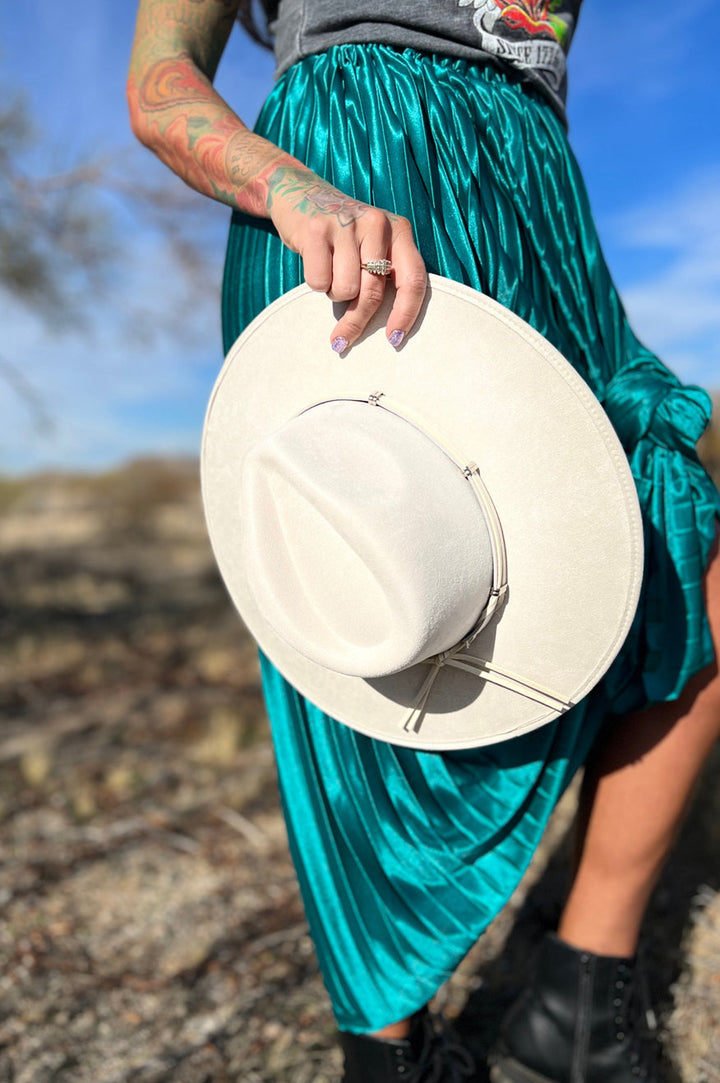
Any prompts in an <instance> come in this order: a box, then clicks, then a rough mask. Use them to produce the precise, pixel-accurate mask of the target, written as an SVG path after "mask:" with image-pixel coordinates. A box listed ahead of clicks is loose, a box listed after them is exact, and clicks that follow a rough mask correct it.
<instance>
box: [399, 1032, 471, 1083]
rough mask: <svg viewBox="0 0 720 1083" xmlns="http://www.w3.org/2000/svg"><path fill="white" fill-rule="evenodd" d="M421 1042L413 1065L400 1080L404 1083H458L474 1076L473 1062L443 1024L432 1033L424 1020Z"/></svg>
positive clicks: (463, 1047) (466, 1051)
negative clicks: (423, 1036)
mask: <svg viewBox="0 0 720 1083" xmlns="http://www.w3.org/2000/svg"><path fill="white" fill-rule="evenodd" d="M424 1026H425V1041H424V1042H423V1048H422V1051H421V1053H420V1057H419V1059H418V1061H417V1063H416V1064H414V1065H413V1066H412V1068H411V1069H410V1071H409V1072H407V1074H406V1075H404V1076H403V1079H404V1083H462V1081H463V1080H464V1079H470V1077H471V1076H473V1075H474V1074H475V1062H474V1060H473V1058H472V1057H471V1055H470V1053H469V1051H468V1050H467V1049H466V1048H465V1046H464V1045H463V1044H462V1042H461V1041H460V1040H459V1038H458V1037H457V1036H456V1035H455V1034H454V1033H453V1032H452V1030H451V1029H450V1027H449V1026H448V1025H447V1024H445V1025H444V1026H442V1027H441V1028H440V1029H438V1030H436V1029H435V1026H434V1024H433V1022H432V1020H431V1019H430V1018H429V1017H427V1018H426V1019H425V1020H424Z"/></svg>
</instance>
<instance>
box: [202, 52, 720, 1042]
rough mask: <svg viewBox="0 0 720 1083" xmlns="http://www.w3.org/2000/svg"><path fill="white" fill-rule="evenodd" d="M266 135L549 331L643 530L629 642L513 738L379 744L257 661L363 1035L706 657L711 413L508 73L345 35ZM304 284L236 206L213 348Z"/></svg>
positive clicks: (339, 998) (325, 921)
mask: <svg viewBox="0 0 720 1083" xmlns="http://www.w3.org/2000/svg"><path fill="white" fill-rule="evenodd" d="M256 130H257V131H259V132H261V133H262V134H264V135H266V136H268V137H269V138H270V139H272V140H273V141H274V142H276V143H278V144H279V145H280V146H282V147H283V148H285V149H286V150H288V151H290V152H292V153H293V154H295V155H296V156H297V157H298V158H300V159H301V160H303V161H305V162H307V164H308V165H309V166H311V167H312V168H313V169H314V170H316V171H317V172H318V173H320V174H321V175H323V176H324V177H326V178H327V179H328V180H330V181H332V182H333V183H334V184H335V185H336V186H337V187H338V188H340V189H341V190H343V191H345V192H348V193H351V194H353V195H354V196H356V197H357V198H358V199H362V200H367V201H368V202H371V203H375V204H377V205H378V206H381V207H384V208H386V209H389V210H393V211H396V212H399V213H400V214H404V215H407V216H408V217H409V218H410V220H411V221H412V223H413V225H414V230H415V237H416V239H417V242H418V245H419V247H420V250H421V252H422V254H423V257H424V259H425V261H426V264H427V267H428V270H430V271H434V272H436V273H438V274H442V275H447V276H448V277H450V278H454V279H457V280H459V281H462V282H466V283H468V284H470V285H472V286H474V287H476V288H477V289H480V290H482V291H483V292H484V293H487V294H489V295H490V296H491V297H495V298H496V299H497V300H499V301H501V302H502V303H503V304H504V305H507V306H508V307H509V308H510V309H512V310H513V311H514V312H516V313H518V315H520V316H522V317H523V318H524V319H525V320H527V321H528V322H529V323H531V324H532V325H533V326H534V327H536V328H537V329H538V330H539V331H541V332H542V333H543V334H544V335H546V336H547V337H548V338H549V339H550V340H551V341H552V342H553V343H554V344H555V346H557V347H558V349H559V350H560V351H561V352H562V353H563V354H564V355H565V356H566V357H567V358H568V359H569V360H570V361H571V362H572V363H573V364H574V365H575V366H576V367H577V369H578V371H579V372H580V373H581V374H582V375H583V376H584V377H585V379H586V380H587V381H588V382H589V383H590V385H591V386H592V387H593V389H594V390H595V392H596V394H597V395H598V397H599V398H600V399H601V401H603V402H604V404H605V406H606V408H607V410H608V412H609V414H610V417H611V419H612V420H613V423H614V424H615V426H616V427H617V430H618V432H619V434H620V437H621V439H622V441H623V444H624V446H625V448H626V450H627V452H628V455H629V458H630V462H631V465H632V469H633V472H634V475H635V478H636V481H637V485H638V491H639V494H640V499H641V503H642V506H643V513H644V517H645V531H646V562H647V563H646V577H645V584H644V589H643V595H642V599H641V603H640V607H639V611H638V616H637V619H636V621H635V623H634V625H633V629H632V631H631V634H630V636H629V637H628V640H627V643H626V645H625V647H624V648H623V651H622V653H621V654H620V656H619V658H618V659H617V661H616V662H615V664H614V665H613V667H612V669H611V670H610V672H609V674H608V675H607V677H606V678H605V680H604V681H603V682H602V684H601V685H600V686H599V687H598V688H597V689H595V691H594V692H593V693H592V694H591V695H590V696H589V697H588V698H587V699H586V700H585V701H584V702H583V703H581V704H579V705H578V706H577V707H575V708H573V710H572V711H570V712H569V713H568V714H567V715H565V716H564V717H563V718H561V719H559V720H558V721H557V722H555V723H553V724H551V725H549V726H546V727H544V728H543V729H540V730H538V731H536V732H534V733H531V734H529V735H527V736H524V737H519V738H516V739H514V740H511V741H507V742H505V743H503V744H499V745H495V746H494V747H491V748H482V749H475V750H470V751H462V752H452V753H430V752H416V751H413V750H410V749H407V748H399V747H395V746H391V745H389V744H383V743H381V742H378V741H374V740H371V739H370V738H368V737H364V736H362V735H360V734H358V733H355V732H353V731H352V730H350V729H348V728H347V727H345V726H342V725H339V724H338V723H337V722H334V721H333V720H332V719H330V718H328V717H327V716H326V715H324V714H323V713H322V712H320V711H319V710H318V709H317V708H315V707H314V706H312V705H311V704H310V703H308V702H307V701H306V700H305V699H303V698H302V697H301V696H299V695H298V694H297V693H296V692H295V691H294V690H293V689H292V688H291V687H290V686H289V685H288V684H287V683H286V682H285V680H284V679H283V678H282V677H281V676H280V675H279V673H278V672H277V670H275V668H274V667H273V666H272V665H271V664H270V663H269V662H268V661H267V659H262V663H263V678H264V684H265V692H266V698H267V706H268V712H269V715H270V719H271V723H272V731H273V735H274V741H275V746H276V751H277V759H278V767H279V777H280V787H281V794H282V800H283V805H284V809H285V814H286V818H287V824H288V830H289V837H290V846H291V849H292V853H293V857H294V860H295V864H296V868H297V872H298V877H299V880H300V885H301V889H302V893H303V898H304V901H305V907H306V911H307V915H308V919H309V921H310V927H311V932H312V936H313V939H314V941H315V945H316V948H317V952H318V956H319V959H320V965H321V967H322V971H323V975H324V978H325V982H326V985H327V988H328V990H329V992H330V996H331V999H332V1003H333V1007H334V1010H335V1013H336V1017H337V1021H338V1024H339V1026H340V1027H341V1028H342V1029H346V1030H350V1031H365V1030H373V1029H376V1028H379V1027H381V1026H383V1025H385V1024H387V1023H390V1022H391V1021H394V1020H396V1019H398V1018H401V1017H403V1016H405V1015H408V1014H409V1013H410V1012H412V1011H414V1010H415V1009H416V1008H417V1007H418V1006H419V1005H420V1004H422V1003H423V1002H425V1001H426V1000H427V999H428V998H429V997H430V996H431V995H432V994H433V993H434V992H435V990H436V989H437V987H438V985H439V984H440V983H441V982H442V981H443V980H444V979H445V978H446V977H447V976H448V975H449V974H450V973H451V972H452V970H453V968H454V967H455V966H456V964H457V963H458V962H459V960H460V959H461V958H462V956H463V955H464V954H465V952H466V951H467V950H468V948H469V947H470V946H471V945H472V943H473V941H474V940H475V939H476V938H477V937H478V935H479V934H480V933H481V932H482V930H483V929H484V928H485V927H486V926H487V924H488V923H489V922H490V921H491V920H492V918H493V917H495V915H496V914H497V913H498V911H499V910H500V909H501V907H502V906H503V904H504V903H505V902H506V900H507V899H508V897H509V896H510V895H511V893H512V892H513V890H514V888H515V887H516V885H517V883H518V881H519V879H520V877H521V876H522V874H523V872H524V871H525V868H526V866H527V864H528V862H529V860H530V857H531V855H532V853H533V851H534V849H535V847H536V845H537V843H538V841H539V839H540V835H541V833H542V831H543V828H544V826H545V824H546V822H547V819H548V816H549V814H550V812H551V811H552V809H553V807H554V805H555V803H556V802H557V800H558V797H559V796H560V794H561V793H562V791H563V789H564V788H565V786H566V785H567V784H568V782H569V781H570V779H571V778H572V776H573V774H574V772H575V770H576V769H577V767H578V766H579V765H580V764H581V763H582V762H583V760H584V759H585V757H586V755H587V752H588V749H589V747H590V745H591V743H592V741H593V739H594V737H595V736H596V734H597V731H598V728H599V726H600V725H601V723H602V720H603V717H604V716H605V715H606V713H607V712H615V713H619V712H625V711H629V710H636V709H638V708H640V707H642V706H644V705H646V704H648V703H650V702H654V701H658V700H663V699H671V698H674V697H676V696H677V695H678V693H679V692H680V690H681V689H682V687H683V685H684V684H685V682H686V681H687V679H688V677H689V676H690V675H691V674H692V673H693V672H695V671H697V670H698V669H700V668H701V667H702V666H704V665H705V664H707V663H708V662H709V661H711V659H712V645H711V641H710V636H709V630H708V627H707V622H706V619H705V615H704V609H703V602H702V596H701V586H700V585H701V579H702V574H703V569H704V567H705V565H706V562H707V559H708V554H709V550H710V546H711V542H712V539H713V535H714V529H715V517H716V515H717V514H719V513H720V497H718V493H717V491H716V489H715V488H714V486H713V485H712V483H711V482H710V480H709V479H708V477H707V475H706V474H705V472H704V471H703V469H702V467H701V466H700V464H699V462H698V460H697V456H696V454H695V451H694V446H695V442H696V440H697V438H698V437H699V435H700V433H701V432H702V429H703V427H704V425H705V423H706V421H707V418H708V414H709V401H708V398H707V396H706V395H705V393H704V392H702V391H700V390H699V389H697V388H683V387H682V386H681V385H680V384H679V382H678V381H677V380H676V378H675V377H674V376H673V375H671V374H670V373H669V372H668V371H667V370H666V369H665V368H664V367H663V366H662V365H661V363H660V362H659V361H658V360H657V358H656V357H654V355H652V354H651V353H649V351H648V350H646V349H645V348H644V347H643V346H642V345H640V343H639V342H638V341H637V340H636V338H635V336H634V335H633V333H632V331H631V330H630V327H629V326H628V323H627V321H626V318H625V315H624V312H623V309H622V306H621V303H620V301H619V299H618V296H617V293H616V292H615V289H614V287H613V284H612V281H611V279H610V277H609V274H608V271H607V268H606V266H605V263H604V260H603V257H602V253H601V251H600V246H599V242H598V239H597V236H596V233H595V227H594V225H593V221H592V217H591V214H590V210H589V207H588V203H587V197H586V194H585V189H584V186H583V182H582V179H581V177H580V174H579V172H578V168H577V165H576V163H575V161H574V158H573V156H572V153H571V151H570V150H569V147H568V144H567V140H566V136H565V133H564V130H563V128H562V125H561V123H560V121H559V120H558V119H557V117H556V116H555V115H554V113H553V111H552V109H551V107H550V106H549V105H548V104H546V103H545V102H544V101H543V100H542V98H541V97H540V96H539V95H538V94H537V93H536V92H534V91H533V90H531V89H528V88H527V87H525V86H523V85H522V84H521V83H520V82H519V81H517V80H516V79H514V78H513V77H511V76H506V75H504V74H501V73H500V72H498V71H496V70H495V69H493V68H490V67H487V68H482V67H473V66H471V65H469V64H468V63H466V62H464V61H459V60H451V59H447V58H443V59H441V58H437V57H428V56H422V55H420V54H418V53H416V52H414V51H411V50H404V51H401V52H398V51H394V50H392V49H390V48H388V47H385V46H372V45H366V46H349V45H345V46H338V47H336V48H334V49H332V50H330V52H328V53H325V54H322V55H319V56H313V57H310V58H308V59H306V60H304V61H302V62H300V63H299V64H297V65H295V67H293V68H292V69H290V71H289V72H288V73H287V74H286V75H285V76H284V77H283V78H282V79H281V80H280V81H279V83H278V84H277V85H276V87H275V89H274V90H273V92H272V94H271V95H270V98H269V99H268V101H267V103H266V105H265V108H264V110H263V112H262V114H261V117H260V119H259V122H258V125H257V129H256ZM378 255H383V253H378ZM301 281H302V268H301V262H300V260H299V258H298V257H297V256H296V255H294V254H293V253H292V252H289V251H288V250H287V249H285V248H284V247H283V245H282V244H281V243H280V241H279V239H278V238H277V236H276V235H275V234H274V232H273V229H272V227H271V226H270V225H269V224H268V223H267V222H265V221H262V220H259V219H251V218H245V217H243V216H241V215H236V216H235V217H234V218H233V222H232V227H231V232H230V238H229V245H228V254H227V264H226V274H225V284H224V294H223V316H224V328H225V340H226V345H227V346H228V347H229V346H230V344H231V343H232V341H233V340H234V338H235V337H236V336H237V335H238V334H239V332H240V331H241V330H242V328H243V327H244V325H245V324H246V323H247V322H248V321H249V320H250V319H251V318H252V317H254V316H255V315H256V314H257V313H258V312H259V311H260V310H261V309H262V308H263V307H264V306H265V305H267V304H269V303H270V302H271V301H273V300H274V299H275V298H276V297H278V296H279V295H280V294H282V293H283V292H284V291H285V290H288V289H290V288H291V287H293V286H295V285H297V284H298V283H299V282H301ZM288 349H289V350H291V349H292V343H291V342H289V343H288ZM333 356H334V355H332V354H331V352H330V350H329V349H328V362H329V363H330V360H331V357H333ZM333 363H336V359H335V361H334V362H333ZM348 363H352V360H351V358H350V360H349V361H348ZM398 363H399V364H401V363H402V355H400V356H399V359H398ZM612 559H613V554H612V553H608V560H612Z"/></svg>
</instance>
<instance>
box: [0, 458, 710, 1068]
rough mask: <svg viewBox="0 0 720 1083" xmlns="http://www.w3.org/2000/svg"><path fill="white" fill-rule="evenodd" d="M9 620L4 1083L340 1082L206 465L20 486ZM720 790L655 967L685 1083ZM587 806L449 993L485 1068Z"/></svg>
mask: <svg viewBox="0 0 720 1083" xmlns="http://www.w3.org/2000/svg"><path fill="white" fill-rule="evenodd" d="M0 615H1V616H0V719H1V728H0V818H1V820H2V833H1V834H0V905H1V906H2V918H1V919H0V1083H121V1081H122V1083H125V1081H127V1083H230V1081H233V1083H240V1081H242V1083H261V1081H262V1083H270V1081H281V1083H331V1081H334V1080H337V1078H338V1075H339V1058H338V1054H337V1051H336V1049H335V1047H334V1032H333V1022H332V1016H331V1013H330V1009H329V1005H328V1001H327V997H326V994H325V992H324V989H323V986H322V982H321V980H320V978H319V975H318V970H317V965H316V961H315V956H314V953H313V948H312V944H311V941H310V939H309V936H308V933H307V927H306V924H305V920H304V917H303V912H302V907H301V904H300V901H299V898H298V892H297V888H296V885H295V881H294V877H293V871H292V867H291V864H290V860H289V856H288V852H287V845H286V838H285V834H284V829H283V823H282V818H281V815H280V811H279V807H278V797H277V790H276V784H275V772H274V766H273V758H272V750H271V745H270V740H269V736H268V730H267V724H266V720H265V717H264V713H263V706H262V700H261V694H260V688H259V681H258V671H257V664H256V659H255V651H254V647H253V645H252V643H251V642H250V640H249V638H248V636H247V634H246V633H245V632H244V631H243V629H242V628H241V625H240V623H239V621H238V619H237V618H236V616H235V614H234V612H233V611H232V609H231V607H230V604H229V603H228V601H227V599H226V597H225V594H224V592H223V588H222V586H221V585H220V583H219V582H218V578H217V576H216V573H215V570H214V567H213V563H212V558H211V555H210V552H209V548H208V544H207V541H206V538H205V532H204V526H203V522H202V515H201V510H200V503H199V495H198V488H197V480H196V466H195V464H184V463H162V462H160V463H158V462H143V463H136V464H133V465H132V466H130V467H128V468H126V469H125V470H123V471H120V472H118V473H116V474H113V475H107V476H104V477H92V478H67V477H38V478H33V479H27V480H23V481H6V482H0ZM719 778H720V757H719V756H715V757H714V758H713V760H712V762H711V763H710V764H709V765H708V767H707V770H706V772H705V776H704V778H703V781H702V784H701V787H700V789H699V792H698V795H697V799H696V801H695V804H694V806H693V810H692V813H691V815H690V818H689V820H688V822H687V825H686V827H685V830H684V832H683V835H682V838H681V839H680V841H679V843H678V845H677V847H676V850H675V853H674V856H673V858H672V861H671V863H670V865H669V867H668V868H667V870H666V872H665V874H664V876H663V880H662V883H661V885H660V887H659V889H658V891H657V892H656V896H655V900H654V903H653V907H652V911H651V913H650V915H649V918H648V921H647V936H646V943H645V946H644V954H645V956H646V960H647V968H648V975H649V983H650V989H651V995H652V998H653V1000H654V1002H655V1006H656V1008H657V1010H658V1013H659V1015H660V1020H661V1026H662V1033H663V1037H664V1041H665V1043H666V1046H667V1048H668V1051H669V1053H670V1054H671V1055H672V1057H673V1058H674V1060H675V1062H676V1065H677V1070H678V1078H679V1079H680V1080H682V1081H683V1083H720V894H719V893H718V892H719V889H720V827H718V825H719V824H720V787H718V779H719ZM573 801H574V793H573V792H571V793H569V794H568V795H567V798H566V800H565V801H564V802H563V805H562V806H561V807H560V809H559V810H558V812H557V814H556V816H555V819H554V821H553V823H552V824H551V827H550V829H549V831H548V834H547V838H546V841H545V844H544V846H543V847H542V850H541V852H540V853H539V854H538V856H537V859H536V861H535V863H534V865H533V867H532V868H531V870H530V873H529V874H528V877H527V878H526V881H525V882H524V883H523V885H522V886H521V888H520V889H519V891H518V892H517V894H516V896H515V898H514V899H513V900H512V902H511V904H510V905H509V906H508V907H507V909H506V911H505V912H504V913H503V914H502V915H500V917H499V918H498V919H497V921H496V922H495V924H494V925H493V927H492V928H491V930H490V931H489V932H488V934H486V936H484V937H483V938H482V939H481V941H480V942H479V943H478V945H477V946H476V947H475V948H474V949H473V951H472V952H471V953H470V955H469V956H468V958H467V959H466V961H465V963H464V964H463V965H462V966H461V968H460V969H459V971H458V973H457V974H456V975H455V976H454V977H453V979H451V981H450V982H449V983H448V985H447V986H446V987H445V988H444V989H443V990H441V992H440V994H439V995H438V998H437V1007H439V1008H442V1009H443V1010H444V1011H445V1012H446V1013H447V1014H448V1015H450V1016H452V1017H454V1018H455V1019H457V1021H458V1025H459V1026H460V1028H461V1029H462V1031H463V1032H464V1033H465V1034H466V1035H467V1036H468V1038H469V1040H470V1041H471V1042H472V1043H473V1045H474V1047H475V1049H476V1051H477V1052H478V1053H479V1054H482V1053H483V1052H484V1051H486V1050H487V1048H488V1047H489V1044H490V1043H491V1042H492V1040H493V1037H494V1035H495V1033H496V1031H497V1026H498V1020H499V1018H500V1016H501V1014H502V1011H503V1008H504V1006H505V1005H506V1004H507V1003H508V1001H509V1000H510V999H511V998H512V996H513V995H514V994H515V993H516V992H517V990H518V989H519V988H520V987H521V986H522V983H523V981H524V978H525V976H526V974H527V969H528V960H529V958H530V957H531V954H532V943H533V942H534V940H535V939H536V937H537V935H538V934H539V932H540V930H541V929H542V928H543V927H544V926H545V925H547V924H548V923H550V922H552V920H553V918H554V916H555V915H556V913H557V910H558V907H559V905H560V900H561V898H562V891H563V884H564V880H565V875H566V869H567V837H566V836H567V829H568V826H569V823H570V820H571V818H572V814H573ZM483 1078H484V1075H483V1073H482V1072H481V1074H480V1076H479V1079H483Z"/></svg>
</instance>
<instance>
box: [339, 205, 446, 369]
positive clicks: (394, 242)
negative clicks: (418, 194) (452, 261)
mask: <svg viewBox="0 0 720 1083" xmlns="http://www.w3.org/2000/svg"><path fill="white" fill-rule="evenodd" d="M371 216H372V217H371ZM363 225H364V226H365V227H370V228H366V229H365V230H364V233H365V236H364V237H363V239H362V241H361V244H360V249H359V257H358V259H357V263H356V266H357V265H359V264H360V263H367V262H369V261H371V260H383V259H388V260H390V262H391V264H392V268H393V269H392V277H393V281H394V283H395V287H396V290H397V293H396V296H395V301H394V304H393V308H392V311H391V313H390V317H389V319H388V323H387V327H386V335H387V338H388V341H389V342H390V344H391V345H392V346H395V347H396V348H397V347H398V346H399V345H400V344H401V342H402V341H403V339H404V337H405V335H406V334H408V332H409V331H410V330H411V328H412V326H413V324H414V322H415V320H416V319H417V316H418V313H419V312H420V309H421V307H422V303H423V298H424V296H425V289H426V286H427V274H426V271H425V264H424V263H423V259H422V256H421V255H420V253H419V252H418V250H417V248H416V246H415V242H414V240H413V236H412V228H411V226H410V223H409V222H408V221H407V219H405V218H399V217H398V216H396V215H390V214H387V213H386V212H385V211H380V210H377V209H376V208H373V209H372V211H371V212H369V214H368V216H367V218H366V219H363ZM348 258H350V257H349V254H348ZM338 265H339V261H338V259H337V255H336V258H335V260H334V262H333V287H332V290H331V292H330V296H331V297H333V298H335V274H336V270H335V268H337V267H338ZM385 286H386V280H385V276H384V275H378V274H373V273H372V272H370V271H367V270H362V272H361V278H360V290H359V292H358V294H357V296H356V297H355V298H354V299H353V300H351V301H350V303H349V304H348V307H347V309H346V311H345V313H344V315H343V316H342V318H341V319H340V320H339V321H338V323H337V324H336V326H335V328H334V329H333V332H332V334H331V336H330V341H331V344H332V347H333V349H334V350H335V351H336V352H337V353H343V352H344V351H345V350H346V349H347V348H348V346H351V345H352V344H353V342H356V341H357V339H358V338H360V336H361V335H362V333H363V331H364V330H365V328H366V327H367V325H368V323H369V321H370V319H371V318H372V317H373V316H374V314H375V313H376V312H377V310H378V308H379V307H380V304H381V303H382V300H383V297H384V295H385ZM337 299H338V300H340V299H341V298H340V297H339V296H338V297H337Z"/></svg>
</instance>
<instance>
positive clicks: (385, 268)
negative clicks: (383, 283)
mask: <svg viewBox="0 0 720 1083" xmlns="http://www.w3.org/2000/svg"><path fill="white" fill-rule="evenodd" d="M360 267H361V268H362V270H363V271H369V272H370V274H371V275H383V276H387V275H389V274H390V272H391V270H392V264H391V263H390V260H389V259H369V260H368V261H367V263H361V264H360Z"/></svg>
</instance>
